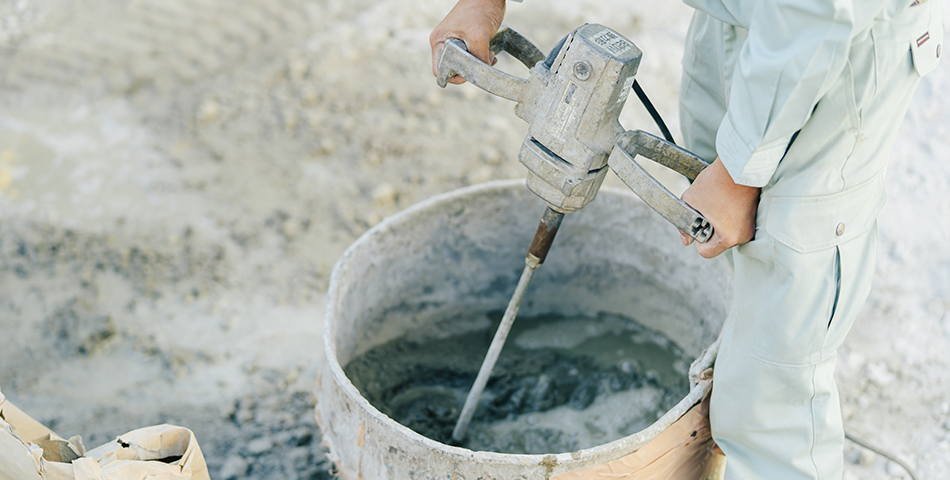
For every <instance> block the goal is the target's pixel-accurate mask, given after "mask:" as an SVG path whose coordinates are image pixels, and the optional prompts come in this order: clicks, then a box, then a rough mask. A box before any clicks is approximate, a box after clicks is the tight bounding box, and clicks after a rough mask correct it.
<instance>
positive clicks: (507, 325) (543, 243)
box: [452, 207, 564, 442]
mask: <svg viewBox="0 0 950 480" xmlns="http://www.w3.org/2000/svg"><path fill="white" fill-rule="evenodd" d="M563 218H564V214H563V213H560V212H557V211H554V210H552V209H551V208H550V207H548V209H547V210H545V211H544V216H543V217H541V223H539V224H538V230H537V231H536V232H535V234H534V238H533V239H532V241H531V246H530V247H529V248H528V255H527V256H526V257H525V267H524V271H522V272H521V278H520V279H518V286H517V287H515V293H513V294H512V295H511V300H509V301H508V307H507V308H506V309H505V315H504V316H503V317H502V318H501V324H499V325H498V330H496V331H495V337H494V338H492V341H491V345H490V346H489V347H488V354H486V355H485V360H483V361H482V366H481V367H480V368H479V369H478V375H477V376H476V377H475V384H474V385H472V389H471V390H469V392H468V397H466V398H465V405H464V406H463V407H462V414H461V415H460V416H459V419H458V422H457V423H456V424H455V429H454V430H452V440H454V441H456V442H461V441H462V439H463V438H465V432H466V431H467V430H468V424H469V423H471V421H472V415H474V414H475V408H476V407H477V406H478V399H479V398H481V396H482V392H483V391H485V385H486V384H487V383H488V378H489V377H491V372H492V369H494V368H495V362H496V361H497V360H498V356H499V355H501V349H502V348H503V347H504V346H505V340H506V339H507V338H508V332H509V331H511V325H512V324H513V323H515V317H516V316H517V315H518V309H519V308H520V307H521V300H522V299H524V294H525V291H527V290H528V284H529V283H531V277H533V276H534V271H535V270H537V269H538V267H539V266H541V264H542V263H543V262H544V258H545V257H546V256H547V254H548V250H550V248H551V243H552V242H553V241H554V236H555V235H556V234H557V230H558V228H559V227H560V226H561V220H562V219H563Z"/></svg>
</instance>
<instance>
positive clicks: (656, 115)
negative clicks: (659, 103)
mask: <svg viewBox="0 0 950 480" xmlns="http://www.w3.org/2000/svg"><path fill="white" fill-rule="evenodd" d="M633 92H634V93H636V94H637V98H639V99H640V103H642V104H643V106H644V107H645V108H646V109H647V112H650V116H651V117H653V121H654V122H656V126H657V127H659V128H660V132H663V136H664V137H666V141H667V142H670V143H672V144H673V145H676V142H675V141H674V140H673V134H672V133H670V129H669V128H666V122H664V121H663V118H662V117H660V112H658V111H656V108H654V107H653V102H651V101H650V99H649V98H647V94H646V93H645V92H644V91H643V88H641V87H640V83H639V82H637V81H636V80H634V81H633Z"/></svg>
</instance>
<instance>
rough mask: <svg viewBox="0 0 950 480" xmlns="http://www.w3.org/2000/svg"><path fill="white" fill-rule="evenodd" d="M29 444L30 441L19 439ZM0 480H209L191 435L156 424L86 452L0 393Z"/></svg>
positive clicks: (185, 431)
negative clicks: (24, 411)
mask: <svg viewBox="0 0 950 480" xmlns="http://www.w3.org/2000/svg"><path fill="white" fill-rule="evenodd" d="M24 439H30V440H24ZM0 480H210V477H209V475H208V467H207V466H206V465H205V459H204V456H203V455H202V454H201V449H200V448H199V447H198V442H197V441H196V440H195V435H194V433H192V432H191V430H188V429H187V428H183V427H176V426H174V425H156V426H153V427H145V428H140V429H138V430H133V431H131V432H128V433H126V434H123V435H120V436H119V437H118V438H117V439H116V440H115V441H114V442H110V443H107V444H105V445H102V446H100V447H97V448H95V449H93V450H90V451H88V452H87V451H86V449H85V447H84V446H83V444H82V440H81V439H80V438H79V437H78V436H77V437H72V438H70V439H69V440H63V439H62V438H61V437H59V436H58V435H56V434H55V433H53V432H52V431H51V430H49V429H48V428H46V427H44V426H43V425H42V424H40V423H39V422H37V421H36V420H34V419H32V418H31V417H30V416H29V415H26V414H25V413H23V412H22V411H21V410H19V409H18V408H16V407H15V406H13V405H12V404H11V403H10V402H7V401H6V398H5V397H4V396H3V394H2V393H0Z"/></svg>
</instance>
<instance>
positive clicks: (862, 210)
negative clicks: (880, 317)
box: [743, 175, 885, 367]
mask: <svg viewBox="0 0 950 480" xmlns="http://www.w3.org/2000/svg"><path fill="white" fill-rule="evenodd" d="M884 200H885V195H884V179H883V175H876V176H875V177H874V178H872V179H871V180H869V181H867V182H865V183H864V184H861V185H858V186H857V187H854V188H851V189H849V190H845V191H844V192H840V193H837V194H834V195H824V196H818V197H768V196H766V197H764V198H763V200H762V203H763V204H764V205H760V208H764V209H765V211H766V214H765V218H764V229H763V230H764V233H765V235H764V237H766V238H769V240H770V241H771V243H772V244H771V247H770V249H769V258H768V259H767V261H765V262H760V263H762V265H763V267H762V268H761V271H755V272H753V274H754V275H761V276H762V278H761V279H753V280H749V281H748V282H747V283H744V284H743V288H745V289H747V290H755V292H754V295H755V296H756V297H757V299H756V300H755V302H757V305H756V307H755V308H753V309H751V310H749V311H750V312H757V313H755V320H754V321H755V336H754V338H753V341H752V348H751V352H750V353H751V355H752V356H753V357H754V358H756V359H758V360H761V361H764V362H768V363H772V364H776V365H782V366H790V367H802V366H808V365H813V364H815V363H817V362H819V361H821V360H822V359H823V358H824V357H825V356H827V355H828V352H829V347H830V344H832V343H834V344H840V340H839V338H838V337H841V338H843V335H844V334H846V333H847V331H848V329H849V328H850V321H851V320H850V319H851V317H853V315H855V314H856V310H855V308H854V304H855V303H856V302H858V298H859V295H860V292H857V291H855V292H852V290H854V289H855V288H856V287H857V285H856V284H855V282H854V281H852V279H853V278H856V277H861V276H860V275H855V274H853V273H854V272H852V270H855V271H856V269H858V268H863V267H860V266H859V264H860V263H870V264H871V265H873V258H874V257H873V256H870V257H868V256H866V255H864V254H863V253H861V252H863V251H864V250H863V249H864V247H861V245H864V244H865V243H866V239H867V238H868V236H869V233H870V232H871V231H872V230H873V228H874V225H875V220H876V217H877V213H878V211H880V208H881V206H882V205H883V204H884ZM856 252H857V253H856ZM868 259H870V260H868ZM871 268H873V267H871ZM869 271H870V270H869ZM862 275H863V274H862ZM861 278H863V277H861ZM860 287H861V288H859V290H863V285H862V286H860ZM748 293H752V292H751V291H750V292H748ZM863 295H865V296H866V295H867V293H866V292H864V293H863ZM749 296H750V295H746V297H749ZM860 302H863V299H861V300H860ZM857 305H858V306H860V303H857ZM839 319H848V321H847V322H845V323H847V325H841V328H839V325H838V321H839ZM842 329H843V330H842ZM839 332H843V333H841V334H840V335H839ZM832 337H834V338H832ZM835 348H836V346H835Z"/></svg>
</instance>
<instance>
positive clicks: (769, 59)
mask: <svg viewBox="0 0 950 480" xmlns="http://www.w3.org/2000/svg"><path fill="white" fill-rule="evenodd" d="M865 3H870V2H865ZM855 13H856V12H855V6H854V5H853V1H852V0H762V1H758V2H756V4H755V7H754V9H753V12H752V16H751V18H750V22H749V29H748V30H749V34H748V38H747V41H746V42H745V44H744V45H743V47H742V49H741V50H740V53H739V58H738V60H737V62H736V67H735V68H736V70H735V72H734V73H733V82H732V87H731V90H730V92H729V103H728V108H727V110H726V115H725V118H724V119H723V121H722V123H721V124H720V126H719V130H718V133H717V135H716V151H717V153H718V155H719V157H720V159H721V160H722V162H723V164H724V165H725V167H726V169H727V170H728V171H729V174H730V175H731V176H732V179H733V180H734V181H735V182H736V183H739V184H742V185H748V186H753V187H762V186H765V185H766V184H767V183H768V182H769V180H770V179H771V178H772V174H773V173H774V172H775V169H776V167H777V166H778V163H779V161H780V160H781V159H782V156H783V155H784V154H785V150H786V148H787V147H788V144H789V142H790V141H791V138H792V136H793V135H794V134H795V132H797V131H798V130H800V129H801V128H802V126H803V125H804V124H805V122H806V121H807V120H808V118H809V116H810V114H811V112H812V110H813V109H814V107H815V105H816V104H817V103H818V100H819V99H820V98H821V97H822V95H824V94H825V93H826V92H827V91H828V89H829V88H830V87H831V86H832V84H833V83H834V81H835V80H836V79H837V77H838V76H839V75H840V74H841V72H842V70H843V69H844V67H845V66H846V64H847V61H848V51H849V46H850V43H851V38H852V34H853V32H854V31H855V29H856V25H855V23H856V22H855ZM862 16H863V15H862Z"/></svg>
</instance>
